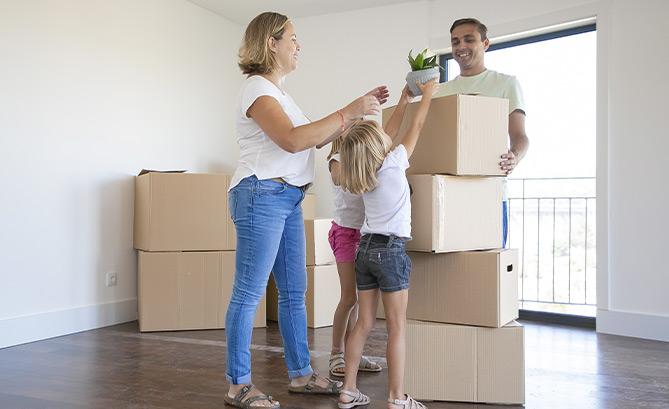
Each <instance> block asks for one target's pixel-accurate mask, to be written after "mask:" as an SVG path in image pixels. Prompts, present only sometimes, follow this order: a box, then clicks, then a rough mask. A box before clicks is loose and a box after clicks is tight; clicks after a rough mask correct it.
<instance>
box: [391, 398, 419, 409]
mask: <svg viewBox="0 0 669 409" xmlns="http://www.w3.org/2000/svg"><path fill="white" fill-rule="evenodd" d="M405 396H406V397H407V398H406V399H405V400H401V399H388V403H392V404H393V405H399V406H402V409H427V406H425V405H423V404H422V403H420V402H418V401H417V400H416V399H414V398H412V397H411V396H409V395H405Z"/></svg>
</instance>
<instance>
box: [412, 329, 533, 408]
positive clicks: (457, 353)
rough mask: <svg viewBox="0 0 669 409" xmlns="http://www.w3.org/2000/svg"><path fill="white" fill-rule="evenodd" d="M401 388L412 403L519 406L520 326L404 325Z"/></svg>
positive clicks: (522, 378)
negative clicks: (402, 379) (472, 403)
mask: <svg viewBox="0 0 669 409" xmlns="http://www.w3.org/2000/svg"><path fill="white" fill-rule="evenodd" d="M406 334H407V335H406V351H407V353H406V367H405V371H404V389H405V390H406V392H407V393H408V394H410V395H412V396H413V397H415V398H416V399H423V400H438V401H458V402H479V403H501V404H523V403H524V402H525V355H524V333H523V327H522V326H521V325H520V324H518V323H517V322H515V321H513V322H511V323H510V324H508V325H506V326H504V327H502V328H483V327H471V326H464V325H452V324H438V323H430V322H422V321H408V322H407V329H406Z"/></svg>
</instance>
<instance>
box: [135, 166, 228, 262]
mask: <svg viewBox="0 0 669 409" xmlns="http://www.w3.org/2000/svg"><path fill="white" fill-rule="evenodd" d="M229 185H230V176H228V175H220V174H209V173H161V172H150V173H146V174H143V175H141V176H138V177H137V178H136V180H135V223H134V246H135V248H136V249H138V250H144V251H189V250H191V251H205V250H216V251H218V250H234V249H235V245H236V243H235V230H234V224H233V223H232V220H231V219H230V213H229V211H228V193H227V191H228V186H229Z"/></svg>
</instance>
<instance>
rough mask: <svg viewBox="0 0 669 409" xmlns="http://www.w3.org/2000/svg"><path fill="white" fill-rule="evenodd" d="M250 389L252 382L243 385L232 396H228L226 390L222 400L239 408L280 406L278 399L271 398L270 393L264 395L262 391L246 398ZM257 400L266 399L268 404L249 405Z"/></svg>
mask: <svg viewBox="0 0 669 409" xmlns="http://www.w3.org/2000/svg"><path fill="white" fill-rule="evenodd" d="M251 389H253V384H249V385H246V386H244V387H243V388H242V389H241V390H240V391H239V392H238V393H237V395H235V397H234V398H232V397H230V395H228V394H227V392H226V394H225V396H224V397H223V401H224V402H225V403H226V405H230V406H234V407H236V408H241V409H256V408H269V409H279V408H280V407H281V405H279V402H278V401H275V400H274V399H272V396H271V395H265V394H264V393H261V394H260V395H256V396H251V397H248V398H246V396H247V395H248V394H249V392H251ZM244 398H246V399H244ZM259 401H267V402H269V403H270V406H258V405H256V406H251V405H253V404H254V403H255V402H259Z"/></svg>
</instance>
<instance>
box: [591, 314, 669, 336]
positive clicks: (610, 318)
mask: <svg viewBox="0 0 669 409" xmlns="http://www.w3.org/2000/svg"><path fill="white" fill-rule="evenodd" d="M597 332H601V333H603V334H613V335H622V336H625V337H634V338H645V339H652V340H655V341H665V342H669V317H667V316H663V315H651V314H640V313H633V312H623V311H610V310H599V309H598V310H597Z"/></svg>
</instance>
